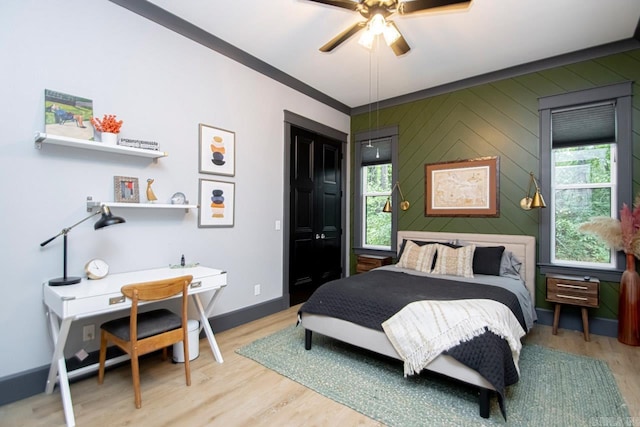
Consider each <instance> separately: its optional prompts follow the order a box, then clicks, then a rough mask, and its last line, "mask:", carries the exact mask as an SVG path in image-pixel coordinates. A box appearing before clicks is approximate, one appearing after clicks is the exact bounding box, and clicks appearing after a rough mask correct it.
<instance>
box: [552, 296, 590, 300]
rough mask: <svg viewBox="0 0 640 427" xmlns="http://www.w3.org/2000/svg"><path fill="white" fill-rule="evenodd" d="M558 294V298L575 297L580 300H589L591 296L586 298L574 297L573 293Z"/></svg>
mask: <svg viewBox="0 0 640 427" xmlns="http://www.w3.org/2000/svg"><path fill="white" fill-rule="evenodd" d="M556 296H557V297H558V298H567V299H575V300H579V301H588V300H589V298H585V297H574V296H573V295H562V294H556Z"/></svg>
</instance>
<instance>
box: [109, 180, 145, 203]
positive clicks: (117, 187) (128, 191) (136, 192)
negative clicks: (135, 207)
mask: <svg viewBox="0 0 640 427" xmlns="http://www.w3.org/2000/svg"><path fill="white" fill-rule="evenodd" d="M113 193H114V194H113V199H114V201H115V202H124V203H140V187H139V185H138V178H132V177H130V176H114V177H113Z"/></svg>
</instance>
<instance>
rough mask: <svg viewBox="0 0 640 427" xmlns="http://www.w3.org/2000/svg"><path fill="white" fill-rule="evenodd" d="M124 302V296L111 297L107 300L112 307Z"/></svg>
mask: <svg viewBox="0 0 640 427" xmlns="http://www.w3.org/2000/svg"><path fill="white" fill-rule="evenodd" d="M124 301H125V296H124V295H122V296H119V297H112V298H109V305H114V304H122V303H123V302H124Z"/></svg>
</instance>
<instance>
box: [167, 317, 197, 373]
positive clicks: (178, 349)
mask: <svg viewBox="0 0 640 427" xmlns="http://www.w3.org/2000/svg"><path fill="white" fill-rule="evenodd" d="M187 330H188V331H189V360H190V361H191V360H193V359H195V358H196V357H198V356H200V340H199V339H198V338H199V336H198V335H199V332H200V322H199V321H197V320H194V319H189V321H188V322H187ZM173 361H174V362H178V363H184V346H183V344H182V341H180V342H178V343H175V344H174V345H173Z"/></svg>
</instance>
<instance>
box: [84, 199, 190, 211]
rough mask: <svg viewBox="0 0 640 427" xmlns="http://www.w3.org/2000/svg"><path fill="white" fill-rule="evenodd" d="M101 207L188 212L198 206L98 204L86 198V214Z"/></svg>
mask: <svg viewBox="0 0 640 427" xmlns="http://www.w3.org/2000/svg"><path fill="white" fill-rule="evenodd" d="M101 205H105V206H109V207H110V208H143V209H184V211H185V212H189V209H198V205H173V204H170V203H122V202H98V201H95V200H93V198H92V197H91V196H88V197H87V212H91V211H92V210H93V209H94V208H98V207H100V206H101Z"/></svg>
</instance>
